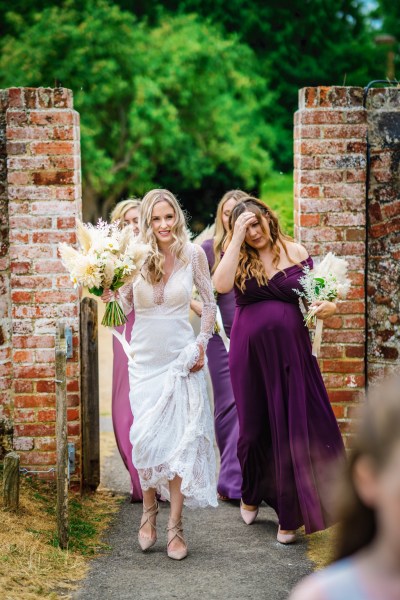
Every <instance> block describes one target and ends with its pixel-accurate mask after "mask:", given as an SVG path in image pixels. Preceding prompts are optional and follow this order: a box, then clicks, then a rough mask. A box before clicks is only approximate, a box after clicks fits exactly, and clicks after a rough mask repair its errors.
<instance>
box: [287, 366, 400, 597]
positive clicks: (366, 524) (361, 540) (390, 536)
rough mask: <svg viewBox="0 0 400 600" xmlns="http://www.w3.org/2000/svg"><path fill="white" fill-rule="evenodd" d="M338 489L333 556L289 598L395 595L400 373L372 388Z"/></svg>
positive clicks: (399, 550)
mask: <svg viewBox="0 0 400 600" xmlns="http://www.w3.org/2000/svg"><path fill="white" fill-rule="evenodd" d="M343 488H344V489H342V490H341V493H340V495H339V501H338V512H339V518H340V524H339V531H338V536H337V540H336V556H335V558H336V561H337V562H335V563H333V564H332V565H330V566H329V567H327V568H325V569H323V570H322V571H320V572H318V573H314V574H313V575H311V576H309V577H307V578H306V579H305V580H304V581H302V582H301V583H300V584H299V585H298V586H297V587H296V588H295V590H294V591H293V593H292V594H291V596H290V600H399V599H400V377H399V376H397V377H393V378H392V379H390V380H389V381H387V382H386V383H384V384H382V385H380V386H379V387H378V388H376V389H375V390H374V391H373V392H372V393H371V394H370V396H369V398H368V401H367V402H366V404H365V406H364V407H363V411H362V418H361V423H360V427H359V433H358V436H357V439H356V441H355V445H354V448H353V450H352V453H351V456H350V460H349V463H348V465H347V467H346V473H345V476H344V478H343Z"/></svg>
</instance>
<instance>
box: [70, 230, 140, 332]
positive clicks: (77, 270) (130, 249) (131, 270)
mask: <svg viewBox="0 0 400 600" xmlns="http://www.w3.org/2000/svg"><path fill="white" fill-rule="evenodd" d="M77 237H78V241H79V245H80V249H79V250H75V249H74V248H72V246H69V245H68V244H65V243H62V244H60V245H59V251H60V255H61V259H62V262H63V265H64V266H65V268H66V269H67V271H68V272H69V274H70V277H71V281H72V282H73V284H74V286H75V287H78V286H79V285H83V286H85V287H87V288H88V289H89V292H90V293H91V294H94V295H95V296H101V295H102V294H103V292H104V290H105V289H110V290H111V291H112V292H115V291H116V290H118V289H119V288H120V287H122V286H123V285H125V284H126V283H130V282H132V281H133V280H134V279H135V278H136V276H137V275H138V273H139V271H140V268H141V267H142V265H143V263H144V261H145V260H146V257H147V255H148V252H149V250H150V248H149V246H147V245H146V244H142V243H139V242H138V241H137V239H136V238H135V237H134V236H133V233H132V230H131V229H130V228H128V227H126V228H125V229H122V230H121V229H119V227H118V224H117V223H111V224H109V223H106V222H105V221H103V220H102V219H99V221H98V222H97V225H96V226H94V225H91V224H84V223H81V222H80V221H78V222H77ZM126 321H127V319H126V316H125V314H124V312H123V310H122V308H121V306H120V305H119V303H118V302H117V300H115V299H114V300H112V301H110V302H107V304H106V310H105V313H104V318H103V320H102V322H101V323H102V325H106V326H107V327H116V326H118V325H123V324H124V323H126Z"/></svg>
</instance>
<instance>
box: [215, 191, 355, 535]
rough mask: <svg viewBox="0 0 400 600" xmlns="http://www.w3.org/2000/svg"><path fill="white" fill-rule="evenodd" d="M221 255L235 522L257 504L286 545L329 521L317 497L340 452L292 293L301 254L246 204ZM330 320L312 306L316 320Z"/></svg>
mask: <svg viewBox="0 0 400 600" xmlns="http://www.w3.org/2000/svg"><path fill="white" fill-rule="evenodd" d="M230 228H231V229H230V232H229V234H228V240H227V242H228V244H229V245H228V247H227V250H226V252H225V254H224V256H223V258H222V259H221V262H220V264H219V265H218V267H217V269H216V271H215V274H214V282H215V287H216V289H217V291H218V292H219V293H227V292H229V291H230V290H231V289H232V287H234V288H235V296H236V307H237V308H236V312H235V317H234V322H233V326H232V332H231V348H230V353H229V366H230V370H231V380H232V387H233V391H234V394H235V399H236V405H237V409H238V417H239V444H238V455H239V460H240V464H241V468H242V475H243V485H242V504H241V514H242V518H243V520H244V521H245V522H246V523H247V524H250V523H252V522H253V521H254V520H255V518H256V516H257V513H258V506H259V505H260V504H261V502H262V501H263V500H264V501H265V502H267V504H269V505H270V506H272V508H273V509H274V510H275V511H276V512H277V515H278V519H279V527H278V535H277V539H278V541H279V542H281V543H283V544H287V543H292V542H294V541H295V538H296V529H298V528H299V527H301V525H303V524H304V525H305V530H306V533H311V532H313V531H318V530H320V529H325V528H326V527H327V526H329V525H330V524H331V522H332V518H331V516H330V510H329V506H328V502H327V501H328V496H327V494H326V484H327V479H329V473H330V466H332V465H333V463H336V462H337V461H338V460H343V457H344V447H343V442H342V438H341V435H340V432H339V428H338V425H337V423H336V419H335V417H334V414H333V411H332V408H331V405H330V403H329V399H328V395H327V392H326V389H325V386H324V383H323V380H322V376H321V373H320V370H319V367H318V363H317V360H316V358H314V357H313V356H312V352H311V342H310V337H309V334H308V330H307V329H306V327H305V325H304V322H303V316H302V313H301V310H300V307H299V301H298V296H297V294H296V293H295V292H294V290H293V288H299V287H300V284H299V278H300V277H301V276H302V274H303V267H304V266H306V265H308V266H310V267H312V264H313V262H312V259H311V258H310V257H309V256H308V253H307V251H306V249H305V248H304V247H303V246H301V245H300V244H296V243H294V242H292V241H291V240H290V238H289V237H288V236H285V235H284V234H283V233H282V231H281V229H280V226H279V222H278V219H277V217H276V216H275V214H274V213H273V212H272V211H271V209H270V208H269V207H268V206H266V205H265V204H264V203H263V202H261V201H260V200H257V199H255V198H251V197H247V198H245V199H243V200H241V202H239V203H238V204H237V205H236V206H235V208H234V209H233V211H232V214H231V217H230ZM335 312H336V305H335V304H334V303H332V302H319V303H318V307H317V310H316V313H317V314H318V318H320V319H326V318H328V317H330V316H331V315H333V314H334V313H335Z"/></svg>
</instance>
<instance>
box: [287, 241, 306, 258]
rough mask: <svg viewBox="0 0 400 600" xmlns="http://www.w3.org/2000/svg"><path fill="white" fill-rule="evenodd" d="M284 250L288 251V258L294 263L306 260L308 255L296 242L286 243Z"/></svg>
mask: <svg viewBox="0 0 400 600" xmlns="http://www.w3.org/2000/svg"><path fill="white" fill-rule="evenodd" d="M286 248H287V250H288V253H289V256H290V258H291V259H292V260H294V261H295V262H301V261H302V260H306V258H308V256H309V254H308V251H307V250H306V249H305V248H304V246H302V245H301V244H298V243H297V242H286Z"/></svg>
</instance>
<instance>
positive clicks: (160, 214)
mask: <svg viewBox="0 0 400 600" xmlns="http://www.w3.org/2000/svg"><path fill="white" fill-rule="evenodd" d="M175 221H176V216H175V211H174V209H173V208H172V206H171V205H170V204H169V203H168V202H167V201H166V200H162V201H161V202H157V204H155V205H154V207H153V212H152V214H151V227H152V229H153V233H154V235H155V236H156V240H157V242H158V244H159V245H162V246H169V245H170V244H171V243H172V242H173V237H172V228H173V226H174V224H175Z"/></svg>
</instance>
